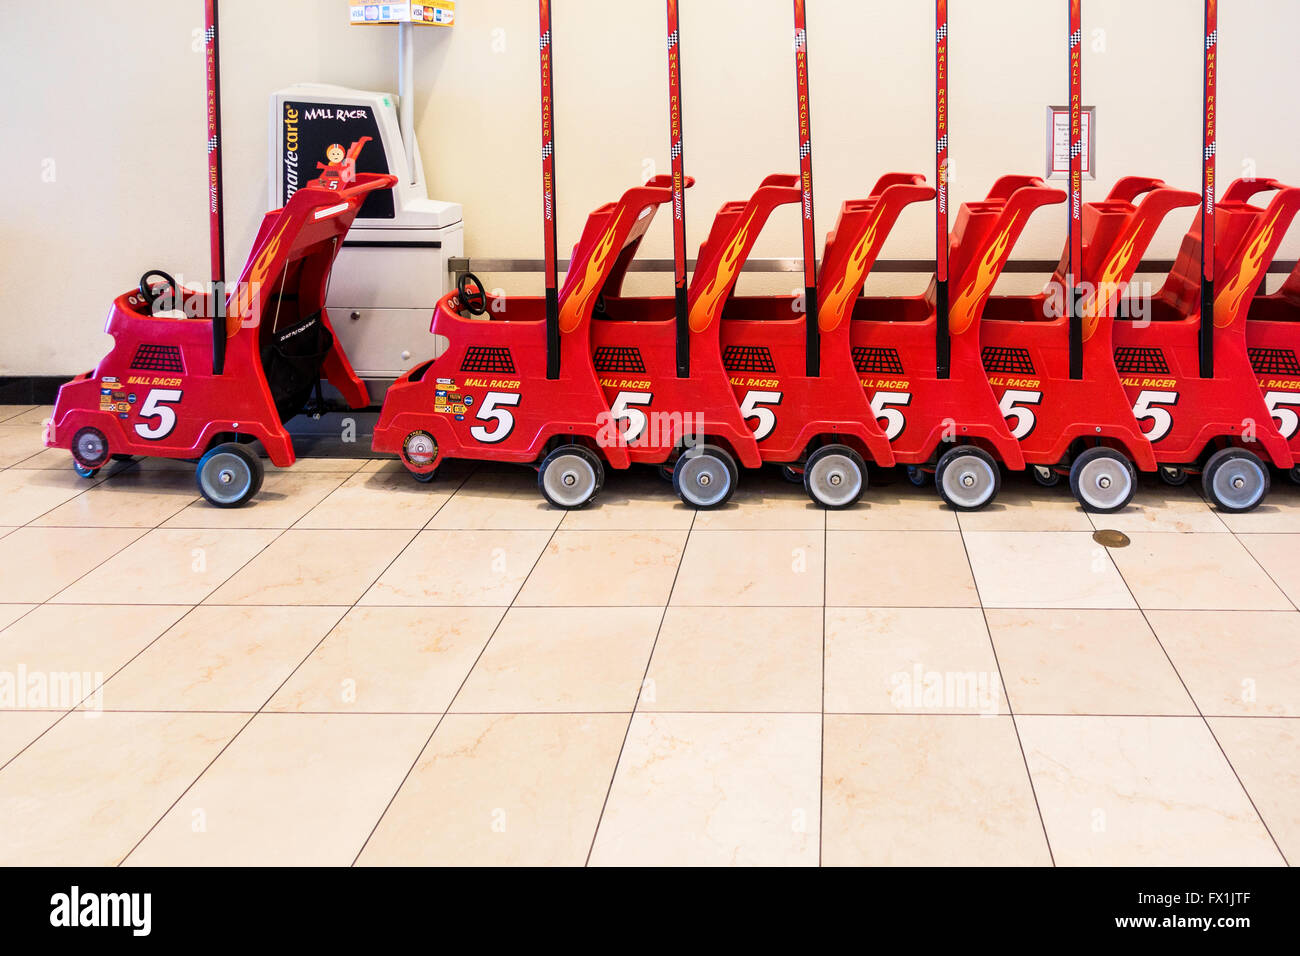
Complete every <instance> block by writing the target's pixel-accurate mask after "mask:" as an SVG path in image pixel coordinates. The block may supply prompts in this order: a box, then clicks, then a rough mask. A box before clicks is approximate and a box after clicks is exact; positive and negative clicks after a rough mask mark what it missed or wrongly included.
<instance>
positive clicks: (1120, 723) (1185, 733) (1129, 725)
mask: <svg viewBox="0 0 1300 956" xmlns="http://www.w3.org/2000/svg"><path fill="white" fill-rule="evenodd" d="M1016 725H1017V727H1018V728H1019V730H1020V738H1021V742H1022V743H1023V745H1024V748H1025V758H1026V760H1027V761H1028V764H1029V770H1030V773H1031V774H1032V776H1033V781H1034V789H1035V792H1036V793H1037V795H1038V803H1039V806H1040V807H1041V809H1042V813H1043V819H1044V821H1045V823H1046V826H1047V835H1048V839H1049V840H1050V841H1051V844H1052V852H1053V854H1054V855H1055V857H1056V862H1057V864H1058V865H1061V866H1253V865H1275V864H1280V863H1281V862H1282V858H1281V856H1280V855H1279V854H1278V852H1277V848H1276V847H1275V846H1274V845H1273V841H1272V840H1271V839H1270V838H1269V836H1268V833H1267V831H1266V830H1265V829H1264V826H1263V824H1262V823H1261V822H1260V819H1259V816H1258V815H1257V814H1256V813H1255V810H1254V809H1253V808H1252V807H1251V805H1250V801H1249V800H1248V799H1247V798H1246V794H1245V792H1244V791H1243V790H1242V789H1241V784H1240V783H1238V782H1237V778H1236V777H1235V776H1234V775H1233V772H1232V768H1231V767H1230V766H1229V765H1228V762H1227V761H1226V760H1225V759H1224V757H1223V754H1222V752H1220V750H1219V748H1218V746H1217V745H1216V744H1215V742H1214V738H1213V737H1212V736H1211V735H1210V732H1209V730H1208V729H1207V728H1206V726H1205V722H1204V721H1202V720H1201V719H1200V718H1197V717H1017V718H1016Z"/></svg>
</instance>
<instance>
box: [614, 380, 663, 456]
mask: <svg viewBox="0 0 1300 956" xmlns="http://www.w3.org/2000/svg"><path fill="white" fill-rule="evenodd" d="M654 398H655V396H654V393H653V392H619V393H618V396H617V397H616V398H615V399H614V404H613V405H611V406H610V408H609V414H610V417H612V418H613V419H614V421H616V422H617V421H625V422H627V427H626V428H625V429H623V441H625V442H627V443H628V444H629V445H632V444H635V443H636V440H637V439H638V438H640V437H641V435H642V434H644V432H645V429H646V426H647V425H648V424H650V419H649V418H647V417H646V413H645V412H643V411H641V409H639V408H637V407H636V406H638V405H649V404H650V403H651V402H653V401H654Z"/></svg>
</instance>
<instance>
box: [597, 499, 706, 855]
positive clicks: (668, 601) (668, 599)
mask: <svg viewBox="0 0 1300 956" xmlns="http://www.w3.org/2000/svg"><path fill="white" fill-rule="evenodd" d="M699 514H700V513H699V511H696V512H694V513H693V514H692V515H691V527H690V528H688V529H687V531H686V538H685V539H684V540H683V541H682V553H681V555H680V556H679V557H678V559H677V569H676V570H675V571H674V572H673V583H672V584H671V585H670V586H669V588H668V594H667V596H665V598H664V609H663V613H662V614H660V615H659V626H658V627H657V628H655V639H654V641H653V642H652V643H651V645H650V654H649V656H648V657H647V658H646V662H645V670H644V671H642V672H641V683H640V684H639V685H638V686H637V689H636V700H635V701H634V702H633V704H632V712H631V713H630V714H629V715H628V718H627V727H626V728H624V730H623V740H622V741H621V742H620V743H619V745H618V757H616V758H615V760H614V769H613V770H612V771H611V772H610V775H609V786H608V787H606V788H605V799H604V800H602V801H601V803H600V814H599V815H598V816H597V817H596V826H595V827H594V828H593V829H592V831H591V843H590V844H589V845H588V847H587V857H586V859H585V860H584V862H583V865H584V866H591V855H592V853H594V852H595V851H596V838H597V837H598V836H600V825H601V823H602V822H604V819H605V810H606V808H608V807H609V798H610V795H611V794H612V793H613V792H614V781H615V780H616V779H617V778H618V767H619V764H621V763H622V762H623V751H624V749H626V747H627V740H628V737H630V736H631V734H632V723H633V721H635V720H636V715H637V712H638V711H639V710H640V708H641V694H642V692H643V691H644V690H645V684H646V681H647V680H649V678H650V668H651V666H652V665H653V664H654V659H655V650H656V649H657V648H658V647H659V635H660V634H662V633H663V629H664V621H666V620H667V619H668V610H669V608H671V607H672V606H673V591H675V590H677V578H678V576H679V575H681V573H682V565H683V564H685V563H686V551H687V549H688V548H689V547H690V546H691V534H692V533H693V532H694V529H695V519H696V518H697V517H699Z"/></svg>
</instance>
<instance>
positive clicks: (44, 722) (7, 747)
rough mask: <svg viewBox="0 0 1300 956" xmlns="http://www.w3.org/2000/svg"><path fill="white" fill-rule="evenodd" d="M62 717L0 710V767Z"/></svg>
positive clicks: (46, 712) (52, 713) (56, 713)
mask: <svg viewBox="0 0 1300 956" xmlns="http://www.w3.org/2000/svg"><path fill="white" fill-rule="evenodd" d="M62 716H63V712H62V711H52V710H0V767H4V765H5V764H7V763H8V762H9V761H10V760H12V759H13V758H14V757H16V756H18V754H20V753H21V752H22V751H23V749H24V748H26V747H27V746H28V745H30V744H31V743H32V742H33V741H34V740H36V738H37V737H39V736H40V735H41V734H43V733H45V731H47V730H49V729H50V728H51V727H52V726H54V723H55V721H57V720H58V719H59V718H60V717H62ZM0 842H3V841H0Z"/></svg>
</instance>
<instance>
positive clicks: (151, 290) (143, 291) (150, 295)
mask: <svg viewBox="0 0 1300 956" xmlns="http://www.w3.org/2000/svg"><path fill="white" fill-rule="evenodd" d="M155 276H157V277H158V278H159V279H162V280H163V285H164V286H166V287H167V288H168V289H169V290H171V295H172V300H171V301H172V308H173V309H179V308H180V307H181V291H180V287H179V286H177V285H176V280H175V279H173V278H172V277H171V276H170V275H168V274H167V273H166V272H163V271H162V270H161V269H150V270H149V271H148V272H146V273H145V274H144V275H142V276H141V277H140V295H141V296H142V297H143V298H144V300H145V302H147V303H149V311H150V313H152V312H154V311H155V310H156V308H157V306H158V300H159V299H161V298H162V297H163V290H162V288H155V287H154V286H152V285H150V284H149V280H150V279H152V278H154V277H155Z"/></svg>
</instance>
